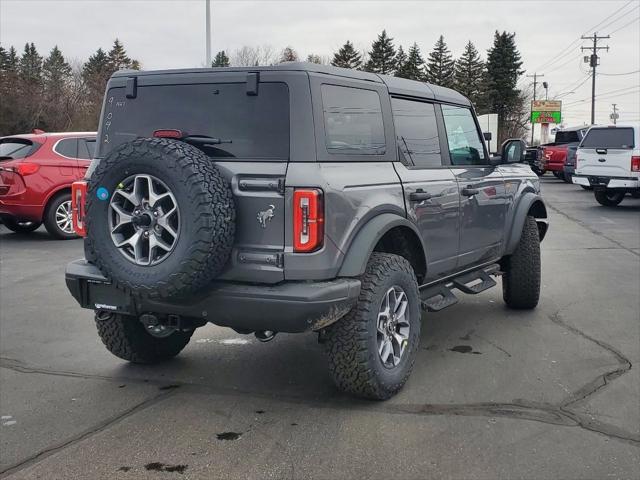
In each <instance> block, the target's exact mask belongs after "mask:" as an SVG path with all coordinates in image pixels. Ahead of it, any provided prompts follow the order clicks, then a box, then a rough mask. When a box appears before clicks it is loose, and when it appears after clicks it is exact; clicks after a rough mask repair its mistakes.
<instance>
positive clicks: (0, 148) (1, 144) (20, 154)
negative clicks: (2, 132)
mask: <svg viewBox="0 0 640 480" xmlns="http://www.w3.org/2000/svg"><path fill="white" fill-rule="evenodd" d="M33 147H34V144H33V142H32V141H30V140H26V139H22V138H6V139H2V140H0V158H2V157H10V158H11V159H17V158H25V157H28V156H29V155H31V153H33V150H34V148H33Z"/></svg>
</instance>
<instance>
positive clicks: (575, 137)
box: [555, 130, 582, 143]
mask: <svg viewBox="0 0 640 480" xmlns="http://www.w3.org/2000/svg"><path fill="white" fill-rule="evenodd" d="M581 138H582V136H581V135H580V134H579V132H578V130H574V131H571V132H558V133H556V142H555V143H573V142H576V143H578V142H579V141H580V139H581Z"/></svg>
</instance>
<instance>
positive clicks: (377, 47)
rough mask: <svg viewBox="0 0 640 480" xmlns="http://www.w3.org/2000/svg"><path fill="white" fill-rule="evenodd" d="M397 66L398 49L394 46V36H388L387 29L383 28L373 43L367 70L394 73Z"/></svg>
mask: <svg viewBox="0 0 640 480" xmlns="http://www.w3.org/2000/svg"><path fill="white" fill-rule="evenodd" d="M395 68H396V49H395V48H394V46H393V38H391V37H389V36H387V31H386V30H382V33H381V34H380V35H378V38H377V40H376V41H375V42H373V44H372V45H371V51H370V52H369V61H368V62H367V64H366V65H365V67H364V69H365V70H366V71H367V72H373V73H382V74H387V75H392V74H393V72H394V71H395Z"/></svg>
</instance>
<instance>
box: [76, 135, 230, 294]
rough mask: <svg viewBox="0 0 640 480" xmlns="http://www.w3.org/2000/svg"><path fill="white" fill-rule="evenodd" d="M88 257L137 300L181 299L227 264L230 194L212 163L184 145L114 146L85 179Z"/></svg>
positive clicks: (142, 142)
mask: <svg viewBox="0 0 640 480" xmlns="http://www.w3.org/2000/svg"><path fill="white" fill-rule="evenodd" d="M86 209H87V215H86V225H87V242H86V246H87V254H88V259H89V260H90V261H92V262H93V263H95V264H96V265H97V266H98V268H100V270H101V271H102V273H103V274H105V275H106V276H107V277H109V278H110V279H111V281H112V282H113V283H114V285H115V286H116V287H118V288H120V289H122V290H124V291H126V292H131V293H132V294H134V295H136V296H139V297H146V298H158V297H170V296H179V295H185V294H188V293H191V292H194V291H196V290H198V289H200V288H202V287H203V286H205V285H207V284H208V283H209V282H211V280H212V279H213V278H214V277H216V276H217V275H218V274H219V273H220V272H221V270H222V268H223V267H224V265H225V263H226V262H227V260H228V258H229V255H230V253H231V248H232V245H233V238H234V233H235V207H234V204H233V194H232V192H231V189H230V187H229V185H228V183H227V182H226V180H225V179H224V178H223V177H222V175H221V174H220V172H219V171H218V169H217V168H216V166H215V165H214V164H213V162H212V160H211V159H210V158H209V157H208V156H206V155H205V154H204V153H203V152H202V151H200V150H198V149H197V148H195V147H193V146H191V145H188V144H186V143H183V142H179V141H175V140H169V139H164V138H152V139H151V138H142V139H137V140H133V141H131V142H128V143H125V144H123V145H120V146H119V147H117V148H115V149H114V150H113V151H111V152H110V153H109V154H108V155H107V156H106V157H105V158H104V159H102V160H101V161H100V163H99V164H98V166H97V168H96V170H95V171H94V173H93V174H92V175H91V180H90V182H89V189H88V193H87V203H86Z"/></svg>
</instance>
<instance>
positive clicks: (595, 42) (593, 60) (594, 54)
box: [580, 32, 610, 125]
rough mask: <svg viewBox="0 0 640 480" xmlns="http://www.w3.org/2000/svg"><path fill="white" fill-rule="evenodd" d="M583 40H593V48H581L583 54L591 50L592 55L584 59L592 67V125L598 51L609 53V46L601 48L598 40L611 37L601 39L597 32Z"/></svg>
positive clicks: (594, 113) (594, 110)
mask: <svg viewBox="0 0 640 480" xmlns="http://www.w3.org/2000/svg"><path fill="white" fill-rule="evenodd" d="M581 38H582V40H592V41H593V46H592V47H580V50H582V51H583V52H584V51H585V50H591V55H590V56H589V57H584V60H585V63H586V62H587V59H588V61H589V66H590V67H591V125H593V124H594V123H596V67H597V66H598V50H607V52H608V51H609V45H607V46H606V47H599V46H598V40H604V39H607V38H610V37H609V35H607V36H606V37H599V36H598V33H597V32H594V34H593V37H585V36H584V35H583V36H582V37H581Z"/></svg>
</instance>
